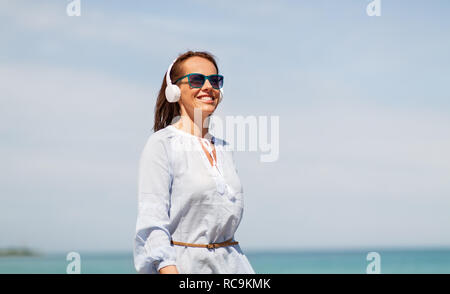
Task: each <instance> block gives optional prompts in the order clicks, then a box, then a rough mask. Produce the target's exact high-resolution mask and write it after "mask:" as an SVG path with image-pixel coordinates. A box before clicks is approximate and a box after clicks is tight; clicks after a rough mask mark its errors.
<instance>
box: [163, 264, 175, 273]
mask: <svg viewBox="0 0 450 294" xmlns="http://www.w3.org/2000/svg"><path fill="white" fill-rule="evenodd" d="M159 273H160V274H179V272H178V270H177V267H176V266H174V265H168V266H165V267H163V268H161V269H160V270H159Z"/></svg>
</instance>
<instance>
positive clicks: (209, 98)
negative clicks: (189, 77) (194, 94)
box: [197, 97, 213, 101]
mask: <svg viewBox="0 0 450 294" xmlns="http://www.w3.org/2000/svg"><path fill="white" fill-rule="evenodd" d="M197 99H200V100H204V101H211V100H213V99H212V98H211V97H201V98H197Z"/></svg>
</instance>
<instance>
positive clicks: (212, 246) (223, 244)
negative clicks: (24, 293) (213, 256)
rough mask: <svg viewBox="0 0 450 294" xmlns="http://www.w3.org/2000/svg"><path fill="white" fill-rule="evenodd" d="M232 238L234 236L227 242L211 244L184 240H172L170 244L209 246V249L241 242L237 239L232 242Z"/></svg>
mask: <svg viewBox="0 0 450 294" xmlns="http://www.w3.org/2000/svg"><path fill="white" fill-rule="evenodd" d="M231 240H233V238H231V239H229V240H227V241H225V242H222V243H210V244H192V243H183V242H177V241H173V240H170V244H172V245H179V246H188V247H202V248H208V249H214V248H219V247H225V246H231V245H237V244H239V242H237V241H233V242H231Z"/></svg>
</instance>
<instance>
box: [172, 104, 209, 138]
mask: <svg viewBox="0 0 450 294" xmlns="http://www.w3.org/2000/svg"><path fill="white" fill-rule="evenodd" d="M173 125H174V126H175V127H176V128H178V129H180V130H183V131H185V132H187V133H189V134H191V135H194V136H197V137H202V138H204V137H205V136H206V135H207V134H208V131H209V116H206V115H204V114H203V113H202V112H201V111H200V110H199V109H195V113H194V115H192V116H191V115H189V114H188V113H186V112H184V113H182V114H181V117H180V120H178V121H177V122H176V123H174V124H173Z"/></svg>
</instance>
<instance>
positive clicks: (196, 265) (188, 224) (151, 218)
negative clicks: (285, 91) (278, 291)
mask: <svg viewBox="0 0 450 294" xmlns="http://www.w3.org/2000/svg"><path fill="white" fill-rule="evenodd" d="M212 138H213V141H214V146H215V148H216V157H217V163H216V165H215V166H212V165H211V163H210V162H209V160H208V158H207V156H206V154H205V152H204V151H203V149H202V147H201V143H200V142H199V140H198V139H199V137H197V136H194V135H191V134H189V133H187V132H185V131H182V130H179V129H177V128H176V127H174V126H172V125H169V126H167V127H165V128H164V129H161V130H159V131H157V132H155V133H153V134H152V135H150V137H149V138H148V140H147V143H146V144H145V147H144V150H143V152H142V154H141V158H140V161H139V180H138V216H137V224H136V235H135V239H134V265H135V268H136V270H137V272H139V273H154V274H156V273H158V271H159V270H160V269H161V268H163V267H165V266H168V265H176V267H177V269H178V272H179V273H180V274H199V273H204V274H254V273H255V272H254V270H253V268H252V266H251V265H250V263H249V261H248V259H247V257H246V256H245V255H244V253H243V252H242V250H241V248H240V246H239V244H237V245H232V246H226V247H219V248H215V249H208V248H201V247H186V246H179V245H171V243H170V240H171V239H172V240H173V241H178V242H185V243H196V244H208V243H220V242H224V241H226V240H228V239H230V238H233V241H235V240H234V233H235V232H236V230H237V228H238V226H239V223H240V222H241V219H242V214H243V208H244V199H243V189H242V186H241V182H240V180H239V176H238V174H237V170H236V167H235V162H234V156H233V151H232V150H231V148H229V143H227V142H226V141H224V140H220V139H218V138H216V137H214V136H213V137H212ZM236 241H239V240H236Z"/></svg>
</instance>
